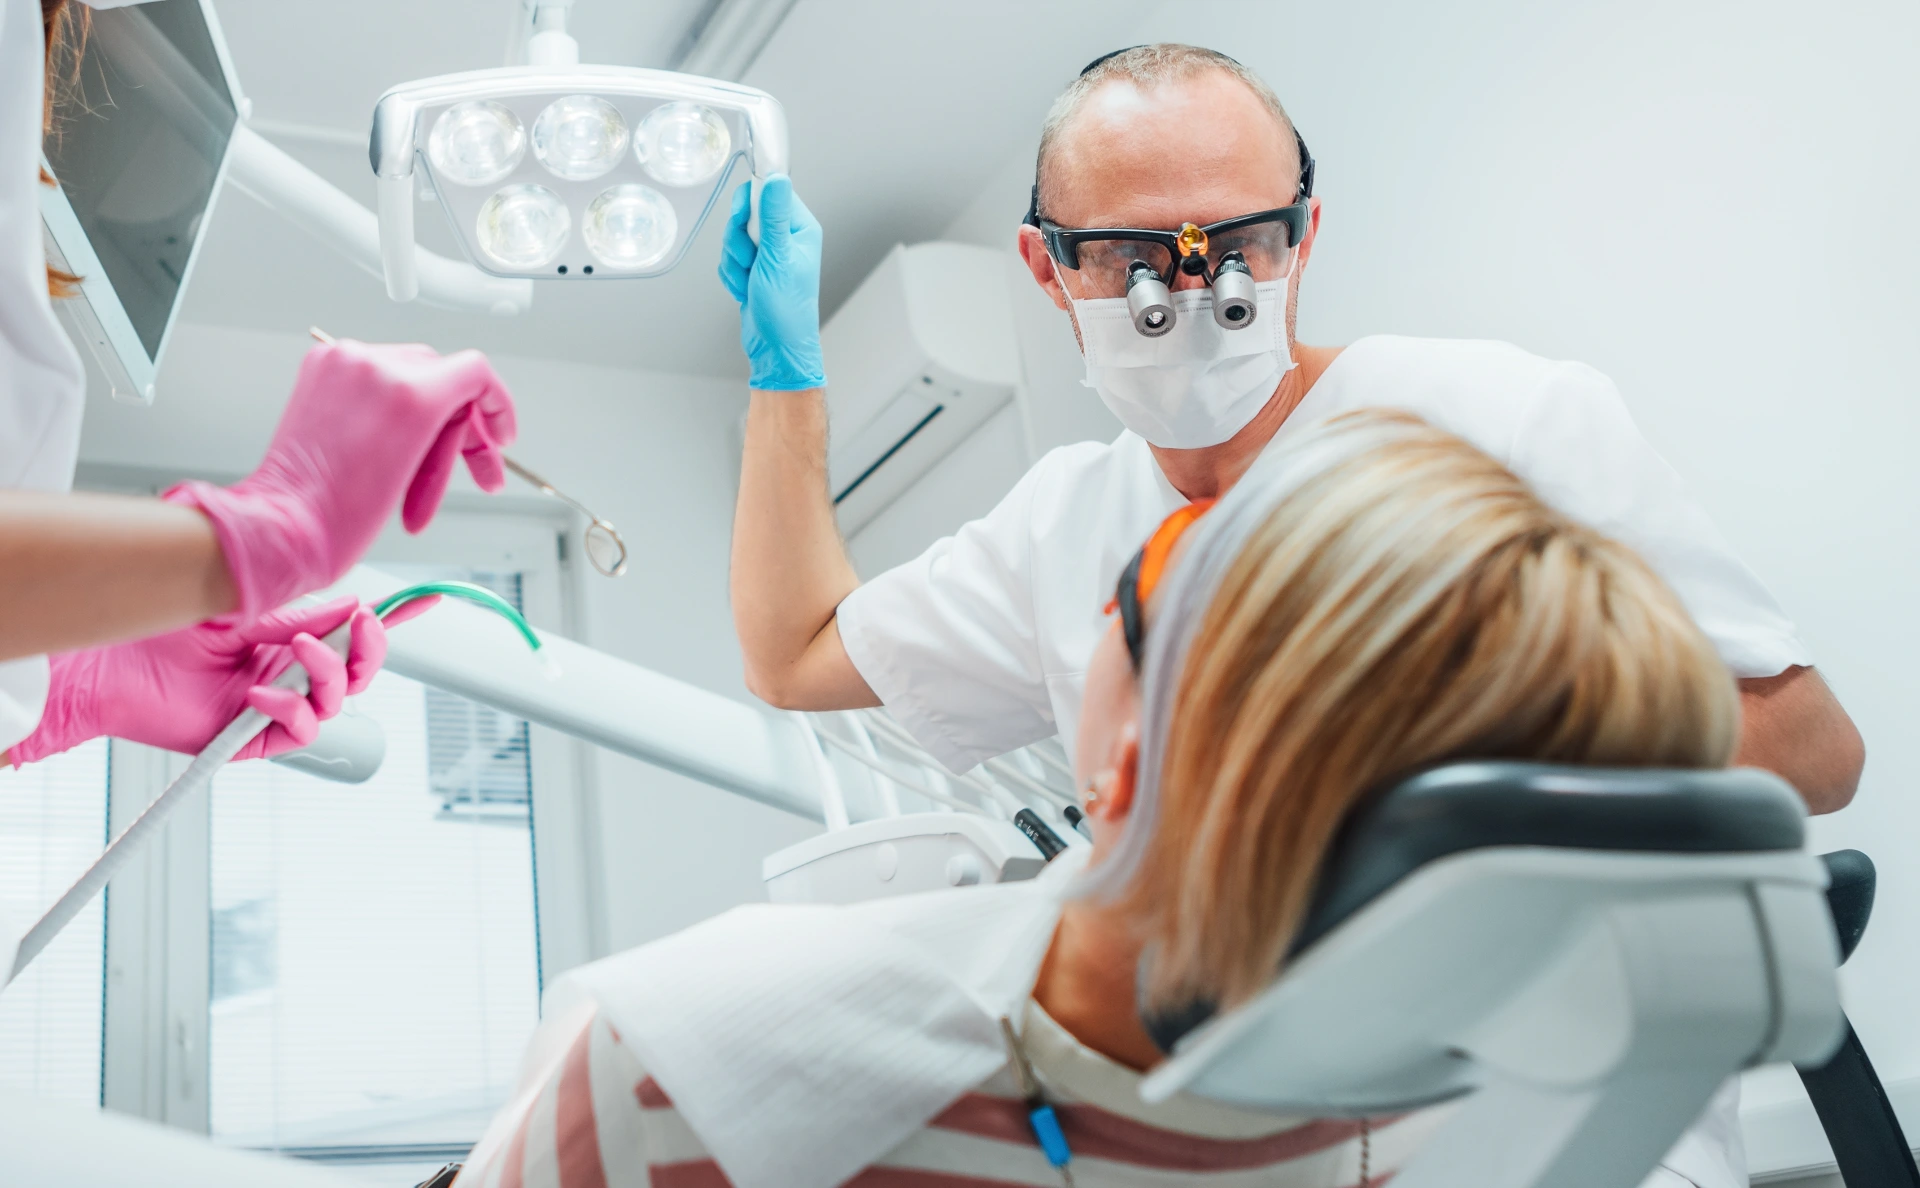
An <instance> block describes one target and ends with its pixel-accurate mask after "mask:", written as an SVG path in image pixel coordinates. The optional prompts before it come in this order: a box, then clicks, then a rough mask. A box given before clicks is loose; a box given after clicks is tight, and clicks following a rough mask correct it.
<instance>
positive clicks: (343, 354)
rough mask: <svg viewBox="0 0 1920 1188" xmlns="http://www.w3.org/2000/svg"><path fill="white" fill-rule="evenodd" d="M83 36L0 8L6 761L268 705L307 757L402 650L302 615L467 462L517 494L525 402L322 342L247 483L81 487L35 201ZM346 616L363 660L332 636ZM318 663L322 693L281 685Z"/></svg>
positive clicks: (64, 8) (14, 8)
mask: <svg viewBox="0 0 1920 1188" xmlns="http://www.w3.org/2000/svg"><path fill="white" fill-rule="evenodd" d="M89 2H90V4H91V6H92V7H96V8H109V7H118V6H120V5H121V4H123V3H125V2H126V0H89ZM83 29H84V13H83V12H82V11H80V10H76V9H74V8H71V7H69V5H68V3H67V0H39V3H38V5H37V7H36V5H35V4H34V2H33V0H0V762H8V763H11V764H14V765H19V764H23V763H28V762H32V761H34V760H36V759H39V758H43V757H45V756H47V755H51V754H55V753H57V752H59V751H63V750H66V749H68V748H70V747H73V746H76V745H78V744H79V743H81V742H84V741H86V740H87V739H90V738H95V737H99V736H102V735H111V736H113V737H117V738H125V739H130V740H133V741H136V742H143V743H148V744H151V745H154V746H160V747H166V748H169V749H172V750H176V751H185V752H194V751H198V750H200V749H201V748H202V747H203V746H205V745H206V743H207V742H208V741H209V740H210V739H211V738H212V737H213V735H214V734H215V733H217V732H218V731H219V730H220V729H221V728H223V727H224V726H225V725H226V724H227V723H228V722H229V721H231V720H232V719H233V717H234V716H235V715H236V714H238V713H239V712H240V711H241V710H242V709H244V708H246V707H248V706H252V707H254V708H256V709H259V710H261V711H262V712H264V713H266V714H267V715H268V716H269V717H270V718H272V719H273V720H274V725H273V726H271V727H269V728H268V729H267V730H266V731H265V732H263V733H262V734H261V736H260V737H259V738H257V739H255V740H254V741H253V742H252V743H251V744H250V745H249V747H248V748H247V749H246V750H245V751H243V752H242V754H241V757H242V758H252V757H256V756H261V755H269V754H275V753H278V752H281V751H286V750H290V749H293V748H295V747H299V746H304V745H306V744H307V743H310V742H312V741H313V738H314V736H315V734H316V732H317V731H318V728H319V726H318V724H319V720H320V719H323V718H326V717H329V716H331V715H332V714H333V713H336V712H338V710H339V708H340V703H341V699H342V697H343V696H345V695H346V694H348V693H351V692H357V691H358V690H359V689H361V688H363V687H364V686H365V685H366V683H367V682H368V681H370V680H371V679H372V677H373V674H374V672H375V671H377V670H378V669H379V667H380V663H381V661H382V659H383V658H384V655H385V637H384V634H383V633H382V630H381V625H380V622H379V620H377V619H375V618H374V617H373V614H372V612H371V611H370V610H368V609H367V608H364V607H361V606H359V604H358V603H357V602H356V601H355V600H353V599H351V598H347V599H340V600H336V601H334V602H330V603H326V604H323V605H320V606H313V607H305V606H303V607H292V608H284V609H283V604H285V603H287V602H289V601H290V600H292V599H294V598H297V597H299V596H301V595H303V594H307V593H310V592H311V591H314V590H317V589H320V588H322V587H324V586H327V585H329V584H331V583H332V582H334V581H335V580H337V579H338V578H339V577H341V576H342V575H343V574H344V573H345V572H346V571H347V569H348V568H350V567H351V566H352V565H353V564H354V563H355V562H356V561H358V560H359V559H360V557H361V556H362V555H364V554H365V552H366V550H367V548H368V547H369V546H370V545H371V544H372V543H373V540H374V537H375V536H376V535H377V534H378V533H379V531H380V529H381V527H382V526H383V525H384V524H385V522H386V520H387V519H388V517H389V516H391V515H392V513H393V511H394V509H395V508H397V507H402V505H403V504H404V513H403V520H404V522H405V524H406V526H407V528H408V529H409V530H410V531H415V532H417V531H419V530H420V529H421V528H423V527H425V525H426V524H427V522H428V521H429V520H430V519H432V517H433V514H434V512H435V510H436V509H437V508H438V506H439V503H440V500H441V497H442V495H443V494H444V492H445V490H446V486H447V482H448V480H449V479H450V478H451V476H452V473H453V470H454V467H455V465H456V462H457V461H458V459H460V458H461V457H463V456H464V457H465V458H466V461H467V464H468V466H469V468H470V469H471V470H472V472H473V475H474V477H475V479H476V480H477V481H479V483H480V485H481V486H482V487H485V488H487V489H489V490H498V489H499V488H500V486H502V485H503V476H502V473H501V464H500V447H501V446H502V445H505V444H508V443H510V442H511V441H512V440H513V437H514V430H515V421H514V408H513V401H512V398H511V397H510V396H509V395H508V394H507V391H506V389H505V387H504V386H503V385H502V384H501V383H500V381H499V379H498V377H497V376H495V375H494V373H493V370H492V368H491V367H489V366H488V364H487V362H486V360H485V359H484V358H482V357H481V356H480V355H478V354H477V353H474V352H465V353H463V354H460V355H453V356H449V357H444V358H443V357H441V356H439V355H437V354H435V353H434V352H433V351H431V350H429V349H427V348H426V347H419V346H372V345H368V344H364V343H353V342H342V343H340V344H337V345H334V346H326V347H316V348H314V349H313V350H312V351H310V352H308V354H307V357H306V360H305V362H304V363H303V364H302V366H301V370H300V375H299V379H298V381H297V382H296V384H295V387H294V390H293V393H292V396H291V397H290V398H289V400H288V403H287V407H286V411H285V413H284V414H283V416H282V418H281V421H280V425H279V428H278V429H277V430H276V432H275V434H274V437H273V441H272V444H271V445H270V446H269V447H268V451H267V456H266V458H265V460H264V461H263V462H262V463H261V465H260V467H259V468H258V469H257V470H255V471H254V473H253V474H252V475H250V476H248V477H247V478H246V479H243V480H242V481H240V482H239V483H236V484H235V485H233V486H231V487H216V486H213V485H211V484H208V483H199V482H191V483H185V484H182V485H181V486H179V487H176V488H174V489H173V490H171V491H169V492H167V493H166V494H165V495H164V496H163V497H162V498H160V499H129V498H117V497H108V496H95V495H74V494H71V493H70V488H71V486H72V482H73V471H74V462H75V456H76V453H77V450H78V446H79V434H80V417H81V403H82V385H83V382H84V373H83V371H82V369H81V365H80V359H79V356H78V355H77V354H76V353H75V351H74V348H73V344H72V343H71V342H69V341H68V339H67V336H66V334H65V332H64V331H63V330H62V329H61V328H60V326H59V324H58V323H57V322H56V321H55V320H54V316H53V308H52V304H51V300H52V296H51V295H52V294H54V293H57V292H61V291H63V290H64V289H65V288H67V287H68V286H70V285H71V284H72V283H73V280H74V278H71V277H62V276H60V275H58V274H55V273H53V272H52V271H51V270H50V269H49V268H48V266H47V262H46V256H45V252H44V249H43V247H42V244H41V238H40V204H39V195H38V193H37V190H36V187H38V186H39V185H41V184H43V183H42V181H41V178H40V168H41V138H42V136H43V135H44V134H46V131H47V129H48V127H49V125H50V122H51V118H52V113H53V108H54V103H53V96H52V91H53V89H54V88H53V86H52V85H51V83H52V80H51V78H50V76H49V73H48V72H49V70H53V69H59V68H61V67H63V66H68V65H70V63H71V59H72V56H73V55H75V54H77V52H78V51H77V38H78V37H79V36H81V35H82V33H83ZM348 623H351V625H352V626H351V631H350V635H351V642H350V645H349V647H348V655H347V656H346V657H345V658H344V659H343V658H342V657H339V656H337V655H335V654H334V653H333V652H332V651H331V650H330V649H328V648H327V647H326V646H325V645H324V644H322V643H321V642H319V639H320V637H321V636H324V635H326V634H327V633H328V632H330V631H332V630H334V629H335V628H338V627H340V626H341V625H343V624H348ZM48 654H53V655H52V657H51V661H49V656H48ZM296 660H297V661H298V662H299V663H301V664H302V665H303V666H305V668H306V669H307V671H308V674H309V676H310V677H311V685H312V689H311V692H310V693H309V694H308V695H307V696H305V697H302V696H299V695H296V694H294V693H292V692H291V691H288V690H284V689H275V688H271V687H270V682H271V681H272V680H273V679H274V678H275V677H276V676H278V675H279V674H280V673H281V672H283V671H284V670H285V669H286V668H287V667H288V665H290V664H292V663H294V662H295V661H296ZM7 939H9V938H8V937H5V936H0V942H4V941H5V940H7Z"/></svg>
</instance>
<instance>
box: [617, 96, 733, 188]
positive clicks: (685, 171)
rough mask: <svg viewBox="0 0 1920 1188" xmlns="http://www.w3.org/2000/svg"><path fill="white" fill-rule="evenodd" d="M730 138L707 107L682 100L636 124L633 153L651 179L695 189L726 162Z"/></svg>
mask: <svg viewBox="0 0 1920 1188" xmlns="http://www.w3.org/2000/svg"><path fill="white" fill-rule="evenodd" d="M732 148H733V137H732V136H731V135H729V134H728V132H727V122H726V121H725V120H723V119H721V118H720V117H719V115H717V114H716V113H715V112H714V110H713V109H712V108H710V107H703V106H701V105H700V104H698V103H688V102H685V101H680V102H675V103H663V104H661V105H660V106H659V107H656V108H654V109H653V110H652V111H650V112H648V113H647V118H646V119H644V120H642V121H640V130H639V131H638V132H635V133H634V136H633V151H634V153H635V154H636V155H638V156H639V158H640V163H641V164H642V165H644V166H646V167H647V172H648V173H649V174H651V175H653V179H654V180H655V181H658V182H663V183H665V184H667V185H669V186H697V185H699V184H700V183H701V182H703V181H706V180H707V179H708V178H710V177H712V176H713V175H714V174H716V173H718V172H720V167H721V166H723V165H725V164H726V163H727V154H728V153H729V152H730V151H731V150H732Z"/></svg>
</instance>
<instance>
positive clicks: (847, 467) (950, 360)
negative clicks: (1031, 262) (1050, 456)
mask: <svg viewBox="0 0 1920 1188" xmlns="http://www.w3.org/2000/svg"><path fill="white" fill-rule="evenodd" d="M821 349H822V352H823V354H824V356H825V360H826V365H827V381H828V387H827V417H828V423H829V431H830V433H831V437H830V439H829V440H830V446H829V450H828V454H827V476H828V484H829V491H830V493H831V494H832V496H833V502H834V507H835V509H836V511H837V512H838V515H839V519H840V529H841V531H842V532H847V533H852V532H855V531H858V530H859V529H860V527H861V526H862V525H864V524H866V522H867V521H869V520H871V519H873V517H874V516H876V515H878V514H879V512H880V510H881V509H882V508H884V507H886V506H887V505H888V504H889V503H891V502H893V501H894V500H895V499H896V498H898V497H899V495H900V494H901V492H903V491H905V490H906V489H907V488H908V487H909V486H911V485H912V484H913V482H914V480H915V479H917V478H919V477H920V476H921V475H923V474H925V473H926V472H927V471H928V470H929V469H931V468H932V466H933V465H934V463H936V462H938V461H940V459H942V458H944V457H946V455H947V453H948V452H949V451H951V450H952V449H953V448H954V447H955V446H956V445H958V444H960V442H961V441H962V440H964V439H965V438H966V436H967V435H968V434H969V433H972V432H973V431H974V430H975V429H977V428H978V427H979V426H980V423H981V422H982V421H985V420H986V419H987V418H988V417H990V416H992V415H993V414H994V413H995V412H997V411H999V410H1000V409H1001V408H1002V407H1004V406H1005V405H1006V404H1007V402H1008V401H1010V400H1012V399H1013V390H1014V386H1015V385H1016V384H1017V383H1019V381H1020V351H1019V346H1018V344H1017V342H1016V340H1015V338H1014V329H1013V309H1012V302H1011V296H1010V294H1009V292H1008V288H1007V261H1006V254H1005V253H1004V252H1001V251H996V250H994V249H992V248H984V247H974V246H972V245H970V244H963V243H937V242H936V243H920V244H915V245H913V246H912V247H908V246H906V245H904V244H901V245H898V246H896V247H895V248H894V249H893V250H892V251H891V252H889V253H887V258H886V259H885V260H883V261H881V263H880V266H879V267H878V268H876V269H874V271H873V275H871V276H869V277H867V279H866V280H865V281H863V282H861V285H860V287H859V288H858V289H856V290H854V292H853V295H852V296H851V297H849V298H847V300H846V303H845V304H844V305H842V306H841V307H840V310H839V312H837V313H835V314H834V315H833V318H832V319H831V320H830V321H828V323H827V325H826V327H825V329H824V330H823V331H822V332H821Z"/></svg>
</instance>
